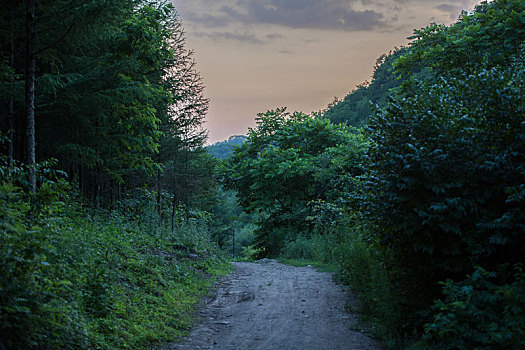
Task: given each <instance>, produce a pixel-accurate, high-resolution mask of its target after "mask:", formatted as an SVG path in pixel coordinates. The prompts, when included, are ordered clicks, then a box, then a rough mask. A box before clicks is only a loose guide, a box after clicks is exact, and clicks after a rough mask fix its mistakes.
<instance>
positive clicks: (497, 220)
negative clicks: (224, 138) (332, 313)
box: [223, 0, 525, 349]
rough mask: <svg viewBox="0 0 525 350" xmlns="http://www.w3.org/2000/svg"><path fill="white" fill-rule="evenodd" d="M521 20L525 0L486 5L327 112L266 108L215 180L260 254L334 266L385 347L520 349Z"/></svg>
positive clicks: (418, 36)
mask: <svg viewBox="0 0 525 350" xmlns="http://www.w3.org/2000/svg"><path fill="white" fill-rule="evenodd" d="M524 28H525V3H523V1H517V0H499V1H493V2H483V3H482V4H480V5H479V6H477V7H476V9H475V11H474V12H473V13H466V12H465V13H463V14H462V16H461V17H460V19H459V20H458V21H457V22H456V23H455V24H453V25H451V26H450V27H447V26H442V25H436V24H432V25H430V26H429V27H427V28H424V29H421V30H417V31H416V32H415V35H414V37H413V38H412V39H413V41H412V43H411V44H410V46H408V47H406V48H403V49H400V50H396V51H395V52H393V53H391V54H389V55H385V56H382V57H381V58H380V59H379V60H378V63H377V65H376V68H375V72H374V79H373V80H372V82H371V83H366V84H364V85H362V86H360V87H358V88H357V89H356V90H355V91H354V92H353V93H352V94H350V95H349V96H347V97H346V98H345V100H343V101H336V102H335V103H333V104H331V105H330V106H329V107H328V109H327V110H326V111H325V112H324V115H323V116H324V118H320V117H318V116H306V115H303V114H301V113H295V114H288V113H286V112H285V110H284V109H278V110H275V111H269V112H267V113H266V114H262V115H260V118H259V120H258V125H257V128H256V129H254V130H250V132H249V134H248V138H247V140H246V142H245V143H244V144H243V145H242V146H240V147H238V148H236V149H234V153H233V155H232V156H230V157H229V158H228V159H227V161H226V164H227V165H226V170H225V176H224V179H223V183H224V184H225V186H226V187H227V188H230V189H233V190H235V191H237V195H238V197H239V200H240V203H241V204H242V205H243V207H244V208H245V210H247V211H249V212H254V213H258V214H259V215H260V216H261V217H262V218H264V219H262V220H261V221H259V222H258V228H257V230H256V231H255V232H256V244H257V248H258V249H259V252H260V256H282V257H284V258H287V259H301V258H303V259H311V260H315V261H318V262H322V263H329V264H337V265H338V266H339V274H338V276H339V279H340V280H341V281H342V282H344V283H347V284H349V285H350V286H351V288H352V290H353V291H354V292H355V293H356V294H357V295H358V296H359V299H360V309H361V311H362V313H363V321H365V322H367V323H368V325H369V326H370V328H371V329H372V330H373V331H374V332H375V333H376V334H377V335H378V336H379V337H381V338H382V339H383V341H384V342H385V344H386V345H389V346H392V347H400V348H407V347H411V346H413V347H416V348H436V349H494V348H516V349H517V348H521V347H523V346H525V343H524V338H523V333H524V332H525V323H524V318H523V300H524V295H525V289H524V284H523V280H524V279H523V278H524V275H523V272H522V271H523V264H524V263H525V261H524V257H525V250H524V247H525V241H524V237H525V235H524V231H523V228H524V227H525V226H524V220H525V216H524V213H523V203H524V198H525V197H524V192H523V189H524V188H525V185H524V183H523V179H524V163H525V159H524V154H525V143H524V139H525V138H524V133H525V129H524V124H523V123H524V122H523V121H524V120H525V100H524V96H525V91H524V86H523V81H525V76H524V74H525V73H524V72H525V67H524V58H525V56H524V55H525V44H524V42H525V30H524ZM370 100H371V101H372V106H371V108H370V104H369V101H370ZM365 106H367V107H365ZM367 108H370V109H368V111H367ZM327 119H329V120H331V121H334V122H336V123H344V124H349V125H355V126H365V125H366V129H364V130H355V129H348V128H346V127H344V126H341V125H339V126H334V125H332V124H331V123H329V122H328V120H327ZM367 121H368V122H367ZM292 261H294V260H292Z"/></svg>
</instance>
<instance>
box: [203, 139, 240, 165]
mask: <svg viewBox="0 0 525 350" xmlns="http://www.w3.org/2000/svg"><path fill="white" fill-rule="evenodd" d="M244 141H246V136H244V135H233V136H230V137H229V138H228V140H227V141H221V142H217V143H214V144H213V145H210V146H208V147H206V149H207V150H208V152H209V153H210V154H211V155H212V156H215V157H217V158H220V159H225V158H228V156H229V155H230V153H231V149H232V148H233V146H237V145H240V144H242V143H243V142H244Z"/></svg>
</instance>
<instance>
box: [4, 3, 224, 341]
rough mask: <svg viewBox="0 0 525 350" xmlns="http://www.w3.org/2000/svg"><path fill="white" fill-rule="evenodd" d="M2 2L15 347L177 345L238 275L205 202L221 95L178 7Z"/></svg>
mask: <svg viewBox="0 0 525 350" xmlns="http://www.w3.org/2000/svg"><path fill="white" fill-rule="evenodd" d="M0 7H1V8H2V9H3V12H2V21H1V22H0V151H1V153H0V175H1V176H0V249H1V250H0V275H1V276H2V278H1V279H0V348H2V349H4V348H7V349H138V348H151V347H152V346H154V345H153V344H154V343H158V342H160V341H171V340H174V338H176V337H178V336H181V335H182V334H183V333H184V332H185V331H186V330H187V329H188V328H189V327H190V326H191V323H192V319H191V317H190V314H191V306H192V305H194V304H195V303H196V302H197V300H198V297H199V296H200V295H202V294H203V293H204V292H205V291H206V289H207V288H208V287H209V286H210V284H211V281H212V280H211V277H212V276H213V275H216V274H217V273H218V272H220V271H223V272H224V271H226V270H227V266H226V265H225V264H224V261H222V260H221V259H220V258H218V256H220V254H219V252H218V251H217V250H216V249H215V248H214V245H213V244H212V243H211V237H210V234H209V232H210V225H211V224H212V221H211V220H210V216H211V214H210V213H209V212H206V211H204V210H205V209H212V208H213V206H214V205H215V203H216V197H217V191H216V184H215V182H216V181H215V179H214V177H215V176H214V171H215V167H216V165H217V164H216V160H215V159H214V158H213V157H212V156H210V155H209V154H208V153H207V152H206V151H205V150H204V148H203V144H204V142H205V138H206V132H205V131H204V130H203V128H202V123H203V118H204V117H205V114H206V111H207V108H208V100H207V99H206V98H205V97H204V95H203V88H204V87H203V85H202V81H201V78H200V76H199V74H198V72H197V71H196V67H195V62H194V60H193V57H192V53H191V51H189V50H188V49H187V48H186V47H185V37H184V31H183V28H182V24H181V22H180V20H179V19H178V17H177V13H176V11H175V9H174V8H173V6H172V5H171V4H170V2H169V1H164V0H158V1H157V0H134V1H128V0H125V1H124V0H116V1H105V0H90V1H81V2H79V1H71V0H49V1H44V2H42V1H33V0H29V1H15V0H2V1H0ZM33 82H34V83H33ZM33 125H34V128H33ZM33 129H34V130H33ZM33 153H34V156H33ZM168 219H169V220H168Z"/></svg>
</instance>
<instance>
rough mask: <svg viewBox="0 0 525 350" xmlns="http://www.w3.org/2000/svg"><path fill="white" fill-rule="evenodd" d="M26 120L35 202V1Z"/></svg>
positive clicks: (29, 29)
mask: <svg viewBox="0 0 525 350" xmlns="http://www.w3.org/2000/svg"><path fill="white" fill-rule="evenodd" d="M26 34H27V43H26V44H27V45H26V81H25V97H26V118H27V140H26V145H27V165H28V167H29V186H30V193H31V197H32V199H33V201H34V199H35V196H36V176H35V163H36V160H35V158H36V157H35V68H36V67H35V57H34V55H33V53H34V51H35V37H36V22H35V0H27V15H26Z"/></svg>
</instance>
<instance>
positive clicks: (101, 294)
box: [0, 167, 228, 349]
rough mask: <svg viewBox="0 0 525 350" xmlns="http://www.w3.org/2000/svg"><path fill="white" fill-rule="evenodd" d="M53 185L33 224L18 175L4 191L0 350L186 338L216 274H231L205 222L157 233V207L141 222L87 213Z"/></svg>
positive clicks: (121, 345) (124, 345)
mask: <svg viewBox="0 0 525 350" xmlns="http://www.w3.org/2000/svg"><path fill="white" fill-rule="evenodd" d="M1 170H2V173H4V174H16V172H13V171H11V172H9V170H8V168H7V167H2V168H1ZM44 172H48V173H49V172H50V171H44ZM51 173H52V171H51ZM22 178H23V177H22ZM53 182H54V181H52V178H49V180H48V184H49V185H48V187H41V189H40V193H39V196H37V198H39V199H40V201H41V203H40V205H39V206H38V207H39V208H41V211H39V214H38V215H37V216H36V217H35V218H34V219H32V220H31V219H30V218H29V219H28V217H27V216H26V214H27V210H28V208H29V205H28V199H24V196H23V195H22V193H21V192H20V190H19V189H18V188H17V187H16V186H15V185H14V183H16V177H15V176H9V177H6V180H4V181H3V183H2V186H1V187H0V190H1V192H0V214H1V221H0V223H1V226H0V228H1V236H0V238H1V243H2V249H1V251H0V261H1V265H0V269H1V272H2V276H3V278H2V279H1V280H0V291H1V293H0V301H1V303H0V319H1V323H0V325H1V326H0V345H2V347H7V348H9V349H42V348H53V349H58V348H60V349H85V348H92V349H137V348H147V347H150V346H152V344H154V343H157V342H160V341H172V340H174V339H176V338H177V337H180V336H181V335H183V334H184V333H185V332H186V331H187V329H188V328H189V327H190V326H191V325H192V322H193V320H192V317H191V315H192V306H193V305H194V304H195V303H196V302H197V301H198V298H199V296H202V295H203V294H204V293H206V290H207V288H208V287H209V286H211V284H212V282H213V279H212V277H213V276H215V275H217V274H222V273H224V272H226V271H228V265H227V264H226V262H225V261H224V260H222V258H220V254H219V253H218V251H217V250H216V248H214V246H213V245H212V244H211V243H210V240H209V236H208V229H209V228H208V226H207V223H206V219H205V216H202V218H200V219H198V218H195V219H191V220H189V221H184V222H182V223H181V224H180V225H179V226H178V227H177V228H176V230H175V231H172V230H171V229H170V228H169V227H165V226H160V227H159V226H158V224H157V225H156V229H155V230H152V229H151V227H152V226H153V225H151V223H150V222H148V220H147V215H145V214H146V212H147V211H148V210H151V209H153V210H154V207H153V208H151V207H150V208H148V207H146V208H143V210H144V211H143V212H142V213H137V214H138V216H137V217H138V218H142V220H137V217H129V216H127V215H126V216H125V215H122V214H120V213H118V212H115V211H107V212H101V211H93V210H85V209H83V208H81V207H80V206H79V205H78V204H77V203H76V202H75V201H76V197H75V196H73V197H71V196H70V194H71V193H72V191H71V189H64V188H62V186H63V185H62V184H61V183H59V182H54V183H53ZM44 191H45V192H47V194H46V195H45V196H44V195H43V193H42V192H44ZM50 194H52V195H50ZM152 217H153V218H155V217H154V216H152ZM155 219H156V218H155Z"/></svg>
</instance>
